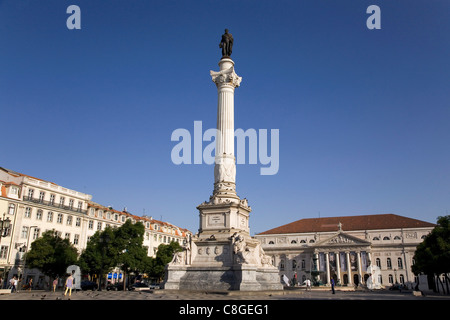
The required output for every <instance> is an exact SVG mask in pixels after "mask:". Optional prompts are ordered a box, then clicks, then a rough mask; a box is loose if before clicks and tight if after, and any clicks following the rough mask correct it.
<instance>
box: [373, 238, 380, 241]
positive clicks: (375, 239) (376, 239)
mask: <svg viewBox="0 0 450 320" xmlns="http://www.w3.org/2000/svg"><path fill="white" fill-rule="evenodd" d="M372 240H374V241H378V240H380V238H378V237H373V239H372Z"/></svg>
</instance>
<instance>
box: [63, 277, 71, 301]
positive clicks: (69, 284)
mask: <svg viewBox="0 0 450 320" xmlns="http://www.w3.org/2000/svg"><path fill="white" fill-rule="evenodd" d="M72 287H73V277H72V274H70V275H69V277H68V278H67V280H66V291H65V292H64V296H66V294H67V291H69V299H70V296H71V295H72Z"/></svg>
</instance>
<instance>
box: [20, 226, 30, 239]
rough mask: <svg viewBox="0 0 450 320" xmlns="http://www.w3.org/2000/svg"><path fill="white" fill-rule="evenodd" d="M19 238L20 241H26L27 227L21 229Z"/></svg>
mask: <svg viewBox="0 0 450 320" xmlns="http://www.w3.org/2000/svg"><path fill="white" fill-rule="evenodd" d="M20 237H21V238H22V239H26V238H27V237H28V227H25V226H23V227H22V233H21V234H20Z"/></svg>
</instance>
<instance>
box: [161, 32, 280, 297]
mask: <svg viewBox="0 0 450 320" xmlns="http://www.w3.org/2000/svg"><path fill="white" fill-rule="evenodd" d="M224 36H231V34H229V33H228V30H226V32H225V34H224ZM224 36H223V37H222V42H223V41H224V40H223V39H224ZM221 45H222V43H221ZM231 46H232V38H231V45H230V44H229V43H228V44H227V45H226V46H225V47H226V48H227V50H229V51H227V50H223V51H222V52H223V57H222V59H221V60H220V61H219V71H218V72H215V71H210V74H211V77H212V80H213V82H214V83H215V84H216V86H217V91H218V106H217V135H216V155H215V166H214V190H213V194H212V196H211V197H210V198H209V201H207V202H203V203H202V204H200V205H199V206H198V207H197V209H198V210H199V212H200V227H199V232H198V233H197V234H196V235H195V236H193V237H192V238H190V239H188V241H187V244H186V246H185V247H184V250H183V251H182V252H179V253H176V254H175V256H174V257H173V260H172V262H171V263H169V264H168V265H167V267H166V276H165V282H164V284H163V286H164V289H166V290H170V289H175V290H180V289H181V290H202V291H217V290H219V291H223V290H242V291H258V290H282V289H283V285H282V284H281V281H280V276H279V274H278V269H277V268H276V267H274V266H273V265H272V259H271V258H270V257H269V256H267V255H265V253H264V250H263V249H262V247H261V244H260V242H259V241H258V240H257V239H255V238H252V237H251V236H250V229H249V214H250V211H251V208H250V207H249V205H248V202H247V199H240V198H239V197H238V196H237V194H236V160H235V156H234V90H235V89H236V88H237V87H239V85H240V83H241V80H242V78H241V77H239V76H238V75H237V74H236V72H235V70H234V62H233V60H231V58H230V57H229V54H231ZM221 48H222V47H221ZM226 53H228V55H226Z"/></svg>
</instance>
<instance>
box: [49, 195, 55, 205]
mask: <svg viewBox="0 0 450 320" xmlns="http://www.w3.org/2000/svg"><path fill="white" fill-rule="evenodd" d="M54 204H55V195H54V194H51V195H50V205H51V206H52V205H54Z"/></svg>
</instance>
